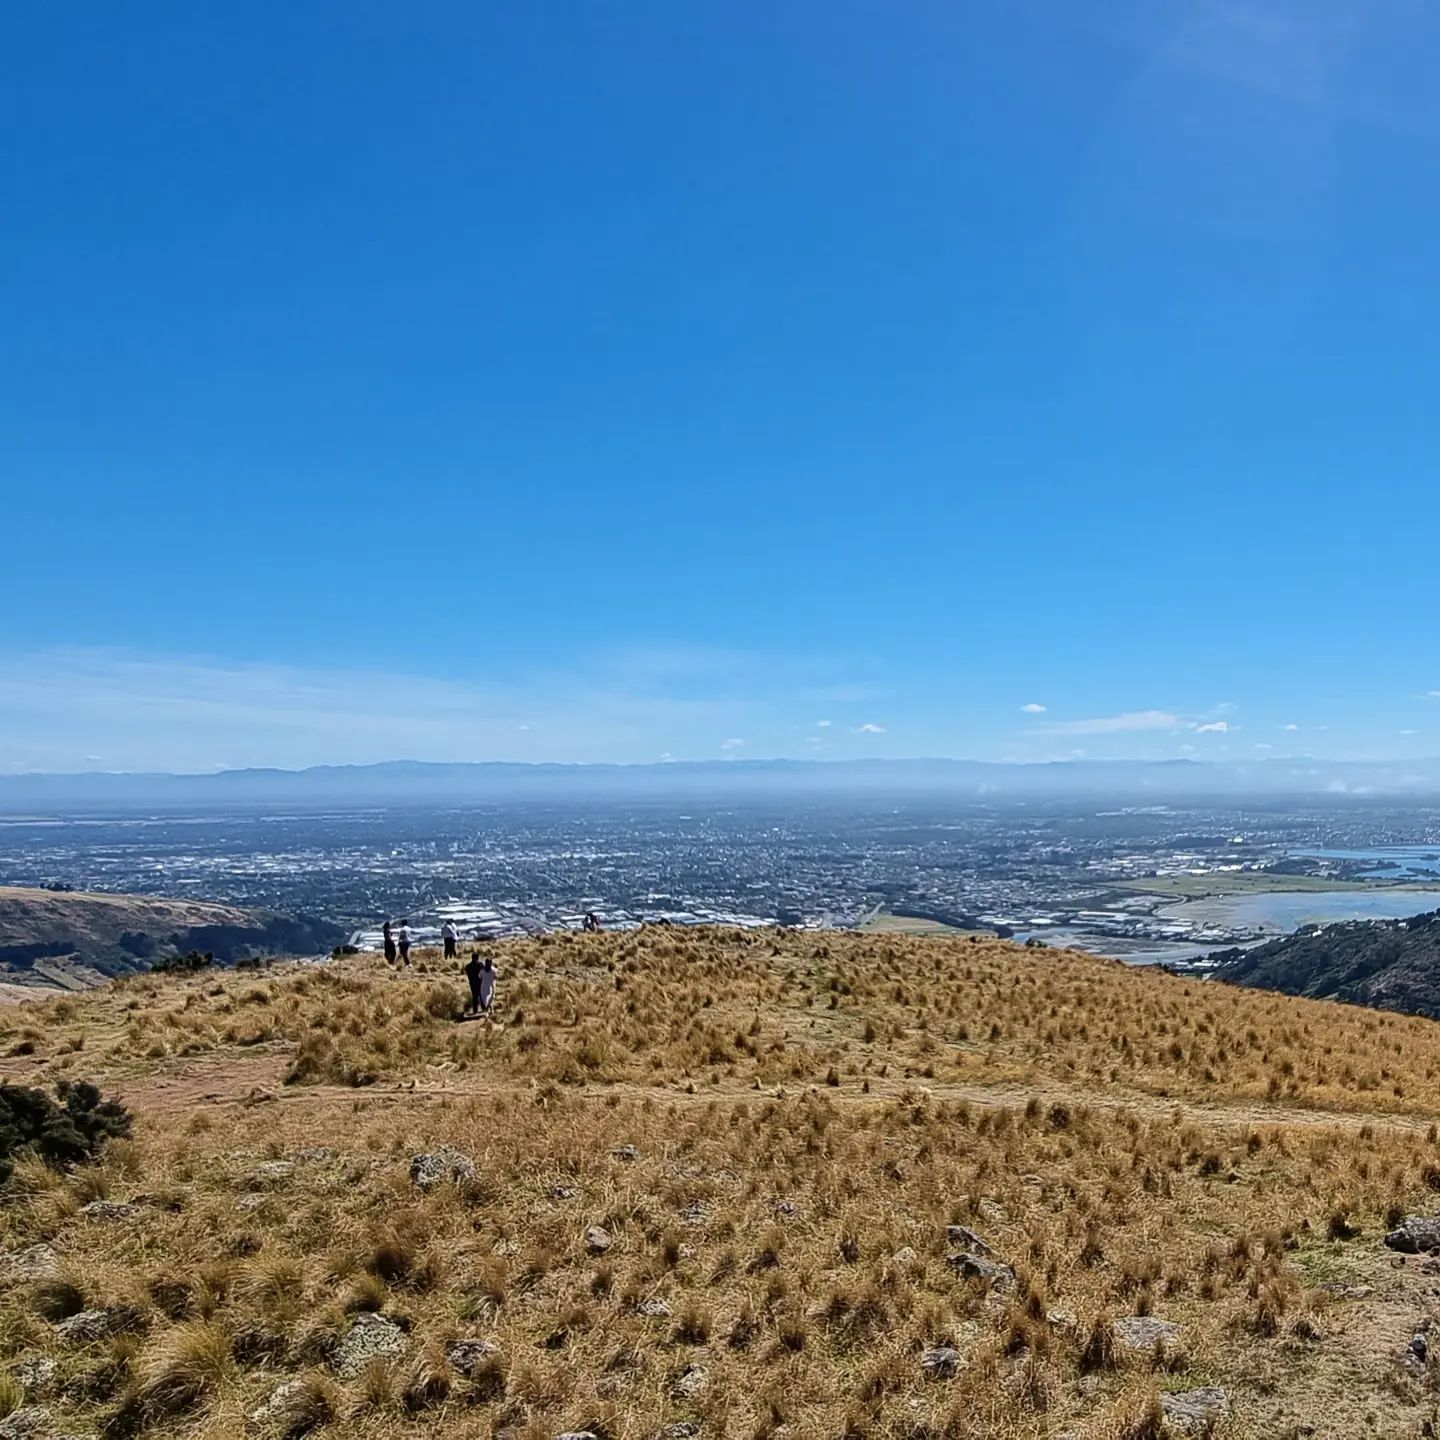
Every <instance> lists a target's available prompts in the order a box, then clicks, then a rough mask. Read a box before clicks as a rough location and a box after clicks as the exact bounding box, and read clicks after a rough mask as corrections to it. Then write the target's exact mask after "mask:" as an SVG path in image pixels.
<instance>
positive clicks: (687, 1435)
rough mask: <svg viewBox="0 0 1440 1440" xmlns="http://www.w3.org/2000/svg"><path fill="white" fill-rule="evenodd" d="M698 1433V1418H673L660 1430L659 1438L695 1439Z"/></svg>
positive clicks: (673, 1439)
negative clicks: (673, 1419)
mask: <svg viewBox="0 0 1440 1440" xmlns="http://www.w3.org/2000/svg"><path fill="white" fill-rule="evenodd" d="M699 1433H700V1422H699V1421H698V1420H675V1421H672V1422H671V1423H670V1424H669V1425H666V1426H665V1427H664V1428H663V1429H662V1430H661V1431H660V1436H659V1440H695V1437H696V1436H697V1435H698V1434H699Z"/></svg>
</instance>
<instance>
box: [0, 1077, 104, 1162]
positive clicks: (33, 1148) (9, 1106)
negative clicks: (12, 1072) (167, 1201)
mask: <svg viewBox="0 0 1440 1440" xmlns="http://www.w3.org/2000/svg"><path fill="white" fill-rule="evenodd" d="M56 1095H57V1097H58V1103H57V1101H56V1100H52V1099H51V1098H50V1097H49V1096H48V1095H47V1094H46V1093H45V1092H44V1091H43V1090H32V1089H30V1088H29V1087H27V1086H24V1085H0V1182H3V1181H5V1180H8V1179H9V1178H10V1174H11V1171H12V1170H13V1169H14V1162H15V1160H16V1159H18V1158H19V1157H20V1156H22V1155H37V1156H39V1158H40V1159H42V1160H43V1161H45V1163H46V1164H47V1165H53V1166H55V1167H56V1168H57V1169H61V1170H64V1169H68V1168H69V1167H70V1166H71V1165H76V1164H79V1163H80V1162H81V1161H82V1160H93V1159H94V1158H95V1157H96V1156H97V1155H98V1154H99V1153H100V1149H101V1147H102V1146H103V1145H104V1144H105V1142H106V1141H107V1140H109V1139H111V1138H112V1137H114V1136H117V1135H128V1134H129V1133H130V1113H129V1111H127V1110H126V1109H125V1107H124V1106H123V1105H122V1104H121V1103H120V1102H119V1101H118V1100H106V1099H104V1098H103V1097H102V1096H101V1094H100V1091H99V1090H98V1089H96V1087H95V1086H94V1085H91V1084H90V1083H89V1082H88V1081H85V1080H62V1081H60V1083H59V1085H58V1086H57V1087H56Z"/></svg>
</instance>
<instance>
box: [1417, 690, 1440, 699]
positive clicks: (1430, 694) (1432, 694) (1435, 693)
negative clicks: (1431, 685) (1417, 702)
mask: <svg viewBox="0 0 1440 1440" xmlns="http://www.w3.org/2000/svg"><path fill="white" fill-rule="evenodd" d="M1421 698H1422V699H1424V700H1440V690H1427V691H1426V692H1425V694H1424V695H1423V696H1422V697H1421Z"/></svg>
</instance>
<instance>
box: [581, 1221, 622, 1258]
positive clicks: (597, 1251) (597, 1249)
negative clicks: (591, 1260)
mask: <svg viewBox="0 0 1440 1440" xmlns="http://www.w3.org/2000/svg"><path fill="white" fill-rule="evenodd" d="M614 1243H615V1239H614V1237H613V1236H612V1235H611V1234H610V1232H609V1231H608V1230H606V1229H605V1228H604V1227H603V1226H600V1225H592V1226H591V1227H590V1228H589V1229H588V1230H587V1231H586V1232H585V1248H586V1249H587V1250H588V1251H589V1252H590V1253H591V1254H592V1255H603V1254H605V1252H606V1251H607V1250H609V1249H610V1248H611V1246H612V1245H614Z"/></svg>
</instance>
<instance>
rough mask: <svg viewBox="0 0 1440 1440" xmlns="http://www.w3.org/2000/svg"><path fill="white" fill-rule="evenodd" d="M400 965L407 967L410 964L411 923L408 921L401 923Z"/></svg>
mask: <svg viewBox="0 0 1440 1440" xmlns="http://www.w3.org/2000/svg"><path fill="white" fill-rule="evenodd" d="M400 963H401V964H402V965H407V966H408V965H409V964H410V922H409V921H408V920H402V921H401V922H400Z"/></svg>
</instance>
